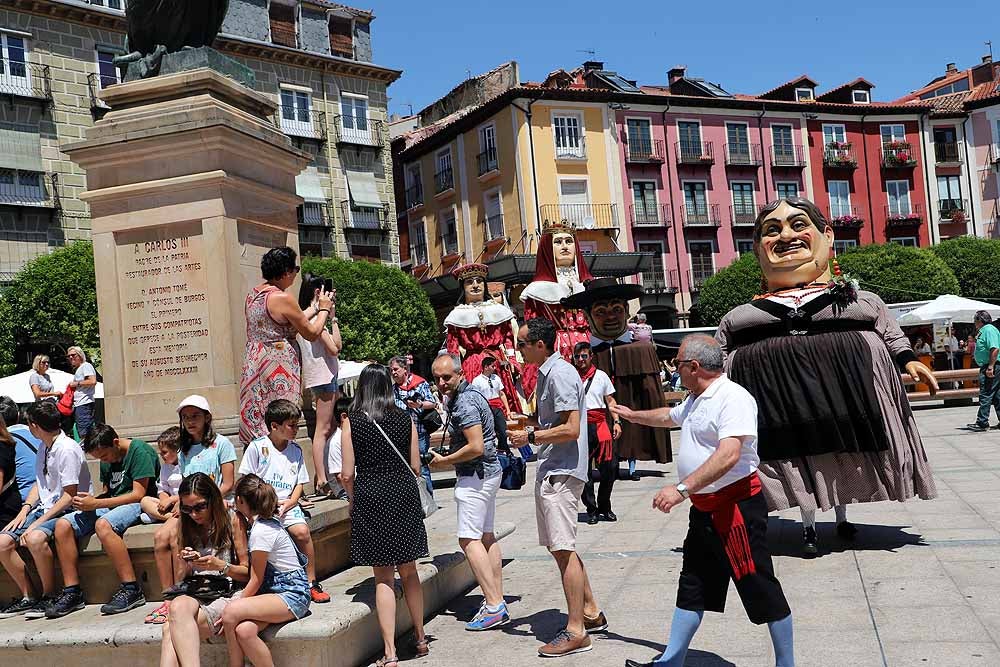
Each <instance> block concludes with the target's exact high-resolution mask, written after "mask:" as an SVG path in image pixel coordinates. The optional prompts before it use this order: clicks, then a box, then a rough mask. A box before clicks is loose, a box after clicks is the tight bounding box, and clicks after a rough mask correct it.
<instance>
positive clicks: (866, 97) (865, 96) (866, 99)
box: [851, 90, 872, 104]
mask: <svg viewBox="0 0 1000 667" xmlns="http://www.w3.org/2000/svg"><path fill="white" fill-rule="evenodd" d="M851 99H853V100H854V103H855V104H869V103H870V102H871V101H872V98H871V94H870V93H869V92H868V91H867V90H855V91H852V92H851Z"/></svg>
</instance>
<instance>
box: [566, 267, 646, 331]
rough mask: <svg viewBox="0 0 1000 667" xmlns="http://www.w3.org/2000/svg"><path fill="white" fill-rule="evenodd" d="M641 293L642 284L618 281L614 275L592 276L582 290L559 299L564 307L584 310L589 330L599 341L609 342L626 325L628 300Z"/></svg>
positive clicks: (637, 296) (624, 328) (635, 297)
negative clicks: (612, 276)
mask: <svg viewBox="0 0 1000 667" xmlns="http://www.w3.org/2000/svg"><path fill="white" fill-rule="evenodd" d="M640 296H642V287H641V286H639V285H632V284H625V285H623V284H621V283H619V282H618V281H617V280H616V279H614V278H594V279H593V280H589V281H587V283H586V284H585V285H584V289H583V291H582V292H578V293H576V294H573V295H572V296H568V297H566V298H565V299H563V300H562V305H563V306H565V307H567V308H580V309H582V310H583V311H584V312H585V313H587V319H588V320H589V321H590V331H591V332H592V333H593V334H594V336H596V337H597V338H600V339H601V340H607V341H611V340H614V339H616V338H618V337H619V336H621V335H622V334H623V333H625V330H626V329H627V328H628V317H629V313H628V302H629V301H631V300H632V299H638V298H639V297H640Z"/></svg>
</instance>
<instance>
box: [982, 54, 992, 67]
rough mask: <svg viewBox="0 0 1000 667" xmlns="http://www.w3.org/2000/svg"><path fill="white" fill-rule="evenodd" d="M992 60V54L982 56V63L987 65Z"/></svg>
mask: <svg viewBox="0 0 1000 667" xmlns="http://www.w3.org/2000/svg"><path fill="white" fill-rule="evenodd" d="M992 62H993V56H992V55H985V56H983V64H984V65H989V64H990V63H992Z"/></svg>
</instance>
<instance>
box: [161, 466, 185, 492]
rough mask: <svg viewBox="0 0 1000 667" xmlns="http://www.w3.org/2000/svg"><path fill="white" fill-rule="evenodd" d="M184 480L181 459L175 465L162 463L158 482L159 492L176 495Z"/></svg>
mask: <svg viewBox="0 0 1000 667" xmlns="http://www.w3.org/2000/svg"><path fill="white" fill-rule="evenodd" d="M182 481H184V475H182V474H181V464H180V461H178V462H177V463H175V464H174V465H170V464H169V463H162V462H161V463H160V480H159V481H158V482H157V483H156V490H157V492H158V493H165V494H167V495H168V496H176V495H177V492H178V491H180V488H181V482H182Z"/></svg>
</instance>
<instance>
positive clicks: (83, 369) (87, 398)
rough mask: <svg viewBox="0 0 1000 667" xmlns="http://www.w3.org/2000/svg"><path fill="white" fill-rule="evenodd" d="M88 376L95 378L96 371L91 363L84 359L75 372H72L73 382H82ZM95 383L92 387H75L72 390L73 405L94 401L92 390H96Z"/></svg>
mask: <svg viewBox="0 0 1000 667" xmlns="http://www.w3.org/2000/svg"><path fill="white" fill-rule="evenodd" d="M89 377H93V378H96V377H97V371H96V370H94V366H93V364H91V363H90V362H89V361H85V362H83V363H82V364H80V366H79V367H78V368H77V369H76V373H74V374H73V380H74V381H75V382H83V381H84V380H86V379H87V378H89ZM96 389H97V387H96V385H95V386H93V387H77V388H76V389H75V390H74V391H73V407H74V408H78V407H80V406H81V405H88V404H90V403H93V402H94V391H96Z"/></svg>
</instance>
